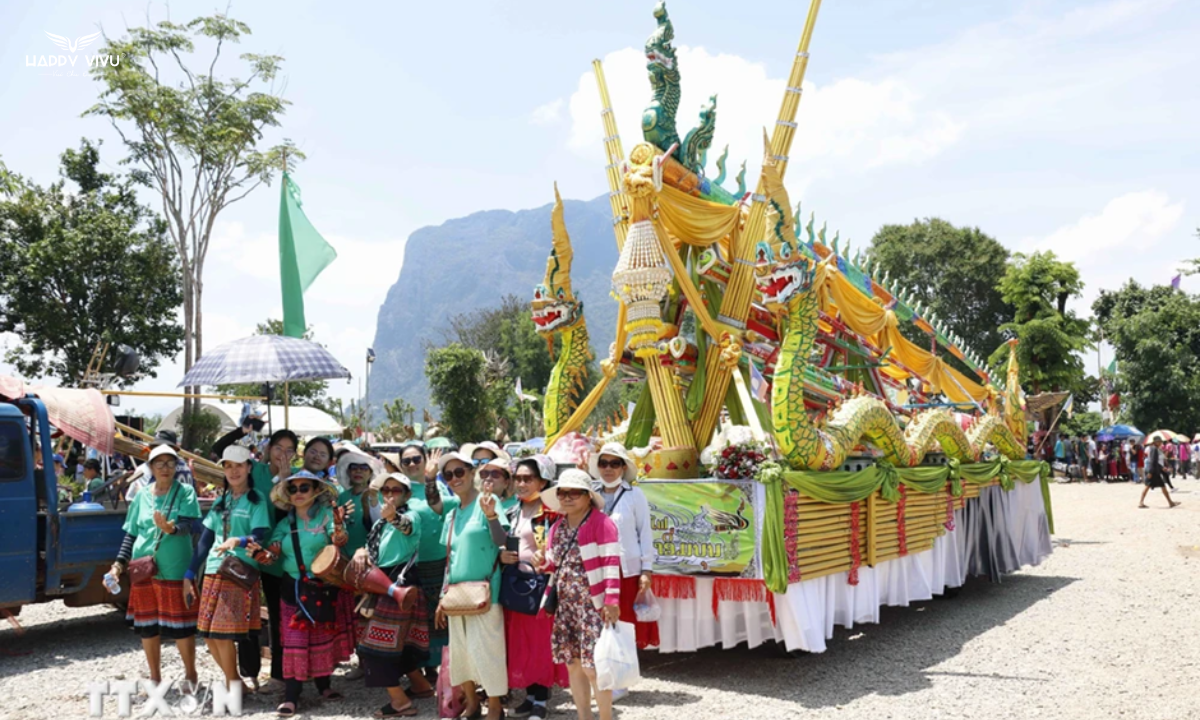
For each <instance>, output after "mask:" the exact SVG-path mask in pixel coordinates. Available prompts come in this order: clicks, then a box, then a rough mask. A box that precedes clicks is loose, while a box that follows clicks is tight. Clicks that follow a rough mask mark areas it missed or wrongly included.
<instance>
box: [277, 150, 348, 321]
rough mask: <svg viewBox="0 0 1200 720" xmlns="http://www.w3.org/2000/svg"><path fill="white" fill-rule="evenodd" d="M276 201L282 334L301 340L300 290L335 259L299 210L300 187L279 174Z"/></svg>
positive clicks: (332, 252) (302, 313)
mask: <svg viewBox="0 0 1200 720" xmlns="http://www.w3.org/2000/svg"><path fill="white" fill-rule="evenodd" d="M281 189H282V195H281V196H280V198H279V284H280V286H281V287H282V288H283V334H284V335H287V336H288V337H296V338H298V337H304V331H305V330H306V329H307V328H308V324H307V323H306V322H305V320H304V291H305V290H308V288H309V286H310V285H312V284H313V281H314V280H316V279H317V276H318V275H320V274H321V271H322V270H324V269H325V268H327V267H329V263H331V262H333V261H334V259H335V258H336V257H337V252H336V251H335V250H334V249H333V247H332V246H331V245H330V244H329V243H327V242H325V238H323V237H321V233H319V232H317V229H316V228H314V227H313V226H312V223H310V222H309V221H308V218H307V217H305V216H304V210H302V209H301V208H300V206H301V202H300V187H299V186H298V185H296V183H294V182H292V178H291V176H290V175H288V174H287V173H286V172H285V173H284V174H283V183H282V188H281Z"/></svg>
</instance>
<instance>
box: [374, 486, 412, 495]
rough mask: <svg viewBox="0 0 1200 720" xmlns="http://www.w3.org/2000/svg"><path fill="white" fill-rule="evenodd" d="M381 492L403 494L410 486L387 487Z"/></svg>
mask: <svg viewBox="0 0 1200 720" xmlns="http://www.w3.org/2000/svg"><path fill="white" fill-rule="evenodd" d="M379 492H381V493H383V494H384V495H401V494H403V493H406V492H408V488H404V487H385V488H383V489H382V490H380V491H379Z"/></svg>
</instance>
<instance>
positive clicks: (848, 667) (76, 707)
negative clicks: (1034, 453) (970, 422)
mask: <svg viewBox="0 0 1200 720" xmlns="http://www.w3.org/2000/svg"><path fill="white" fill-rule="evenodd" d="M1175 483H1176V485H1177V486H1178V487H1179V493H1178V495H1177V498H1178V499H1179V500H1182V501H1183V505H1182V506H1181V507H1179V508H1176V509H1174V510H1167V509H1166V508H1165V504H1166V503H1165V501H1164V500H1163V498H1162V496H1161V494H1159V495H1158V496H1157V497H1153V496H1152V497H1151V498H1150V499H1149V503H1150V504H1151V509H1148V510H1138V509H1136V507H1135V506H1136V504H1137V496H1138V494H1139V493H1140V486H1137V487H1134V486H1131V485H1128V484H1113V485H1105V484H1087V485H1080V484H1067V485H1064V484H1060V485H1055V486H1054V488H1053V493H1054V509H1055V519H1056V522H1057V530H1058V535H1057V536H1055V552H1054V554H1053V555H1052V556H1051V557H1050V558H1049V559H1048V560H1047V561H1046V562H1044V563H1043V564H1042V565H1041V567H1037V568H1031V569H1027V570H1025V571H1022V572H1020V573H1017V574H1015V575H1012V576H1009V577H1006V578H1005V580H1004V582H1003V584H1000V585H992V584H990V583H988V582H987V581H986V580H983V579H973V580H972V581H971V582H969V583H968V584H967V586H966V587H964V588H963V589H962V590H961V591H959V592H958V593H957V594H956V596H955V597H953V598H946V599H937V600H934V601H932V602H928V603H921V604H918V605H914V606H913V607H909V608H890V609H885V610H884V611H883V622H882V623H881V624H879V625H865V626H859V627H857V628H855V629H854V630H852V631H845V630H840V629H839V630H838V632H837V635H836V637H835V638H834V640H833V641H832V642H830V644H829V651H828V652H826V653H823V654H820V655H803V656H800V657H795V658H789V657H776V656H774V654H773V653H772V652H771V651H770V650H768V649H765V648H759V649H756V650H746V649H744V648H739V649H735V650H731V651H722V650H718V649H713V650H707V651H703V652H700V653H696V654H678V655H663V656H659V655H657V654H655V653H649V654H647V655H644V656H643V675H644V680H643V682H642V684H641V685H639V686H638V687H637V688H636V689H635V690H634V691H633V692H632V693H631V694H630V696H629V697H628V698H626V699H624V700H622V701H621V702H620V703H618V705H617V707H618V711H617V716H618V717H619V718H620V720H643V719H648V718H671V720H679V718H680V717H681V713H680V710H682V711H683V713H684V714H686V716H687V718H688V720H707V719H708V718H722V719H725V718H730V717H732V718H747V717H753V718H784V717H806V718H807V717H812V718H826V717H840V718H845V717H871V718H916V719H924V718H958V717H975V718H989V720H994V719H1000V718H1031V717H1037V718H1087V719H1088V720H1096V719H1097V718H1115V717H1122V718H1137V719H1142V718H1163V719H1164V720H1166V719H1170V720H1176V719H1181V718H1195V717H1200V697H1198V696H1197V687H1196V684H1197V680H1198V679H1200V642H1197V638H1198V637H1200V612H1198V610H1200V607H1198V605H1200V572H1198V567H1200V481H1197V480H1176V481H1175ZM20 621H21V625H22V626H23V628H24V632H23V634H20V635H18V633H17V632H15V631H14V630H13V629H12V628H11V627H8V626H7V625H6V626H5V627H3V628H2V629H0V718H20V719H21V720H25V719H27V718H28V719H35V718H82V717H86V716H87V694H86V690H85V685H86V684H87V683H89V682H93V681H95V680H97V679H100V678H108V679H110V680H118V679H134V678H137V677H138V676H139V675H140V674H141V673H144V672H145V670H144V667H145V665H144V661H143V657H142V654H141V652H140V648H139V645H138V643H137V641H136V640H135V638H134V637H133V636H132V634H130V633H129V632H128V631H127V630H126V629H125V627H124V625H123V623H122V620H121V617H120V616H119V615H118V613H117V612H116V611H114V610H110V609H105V608H84V609H69V608H66V607H64V606H63V605H62V604H61V603H50V604H46V605H40V606H33V607H28V608H26V609H25V610H24V611H23V612H22V614H21V616H20ZM198 654H199V655H200V656H201V663H200V666H201V677H202V678H203V679H206V680H212V679H215V678H216V677H217V672H216V666H215V664H213V663H212V661H211V659H210V658H209V657H208V655H207V653H206V652H205V651H204V650H203V649H201V650H200V651H199V653H198ZM163 656H164V666H165V667H164V676H165V677H181V676H182V674H183V670H182V665H181V664H180V662H179V658H178V654H177V653H175V651H174V649H173V648H169V647H168V648H164V653H163ZM334 683H335V687H338V688H340V689H342V690H343V691H344V692H346V694H347V698H346V699H345V700H342V701H340V702H337V703H332V702H325V703H320V704H318V703H316V702H314V701H313V700H312V698H313V695H312V690H311V687H310V688H309V689H308V690H307V691H306V697H307V698H308V700H309V703H307V704H302V706H301V710H302V715H304V716H309V717H319V718H364V717H369V716H370V713H371V712H372V711H374V710H375V709H376V708H378V707H379V706H380V705H381V704H382V703H383V696H382V693H379V692H369V691H367V690H366V689H365V688H364V687H363V686H362V685H361V683H350V682H347V681H343V680H338V679H335V681H334ZM275 702H278V698H277V697H272V698H269V699H268V698H249V699H248V700H247V705H246V711H247V712H246V713H245V715H247V716H250V717H255V718H266V717H273V716H274V714H273V712H272V711H273V709H274V703H275ZM421 709H422V713H421V717H426V718H433V717H435V716H436V714H435V711H434V709H433V706H432V702H431V701H423V705H421ZM105 711H106V717H116V714H117V713H116V704H115V700H113V699H110V700H108V701H107V703H106V705H105ZM138 712H139V708H137V707H135V708H134V714H135V715H136V714H137V713H138ZM551 717H558V718H567V719H569V718H573V717H575V713H574V711H573V709H572V706H571V705H570V702H569V699H568V697H567V696H566V694H565V693H557V692H556V697H555V699H554V700H553V701H552V713H551Z"/></svg>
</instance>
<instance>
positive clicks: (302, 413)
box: [162, 402, 343, 437]
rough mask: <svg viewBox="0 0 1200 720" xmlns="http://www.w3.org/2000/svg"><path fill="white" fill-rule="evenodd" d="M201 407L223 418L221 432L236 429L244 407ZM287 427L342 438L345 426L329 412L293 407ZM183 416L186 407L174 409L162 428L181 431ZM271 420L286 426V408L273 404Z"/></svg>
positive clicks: (211, 404) (207, 404)
mask: <svg viewBox="0 0 1200 720" xmlns="http://www.w3.org/2000/svg"><path fill="white" fill-rule="evenodd" d="M200 406H201V408H202V409H204V410H206V411H208V412H211V413H213V414H215V415H216V416H217V417H218V418H220V419H221V429H222V431H225V432H228V431H229V430H232V429H233V428H235V427H237V424H238V420H239V419H241V417H242V406H241V404H240V403H219V402H203V403H201V404H200ZM288 412H289V413H290V416H289V417H288V425H289V428H290V429H291V431H292V432H294V433H296V434H297V435H299V436H301V437H310V436H313V435H340V434H341V433H342V430H343V428H342V426H341V425H340V424H339V423H338V421H337V420H336V419H335V418H334V417H333V416H332V415H330V414H329V413H327V412H324V411H321V410H318V409H316V408H311V407H297V406H295V405H293V406H292V407H291V408H289V410H288ZM182 416H183V406H182V405H180V406H179V407H177V408H175V409H174V410H172V411H171V412H170V413H168V414H167V416H166V417H164V418H163V421H162V428H163V429H166V430H174V431H175V432H181V431H182V430H183V428H182V427H181V425H180V422H179V421H180V418H181V417H182ZM270 417H271V419H272V420H273V421H274V422H275V424H276V425H277V427H279V428H282V427H283V406H282V405H272V406H271V412H270ZM272 430H273V428H272V427H271V426H270V425H268V426H267V428H266V429H265V430H264V432H266V433H268V434H269V433H270V432H271V431H272Z"/></svg>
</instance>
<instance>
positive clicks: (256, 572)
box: [109, 426, 658, 720]
mask: <svg viewBox="0 0 1200 720" xmlns="http://www.w3.org/2000/svg"><path fill="white" fill-rule="evenodd" d="M249 432H251V428H250V427H249V426H247V427H243V428H238V429H235V430H234V431H232V432H231V433H229V434H227V435H226V436H224V437H222V438H221V439H220V440H218V441H217V443H216V444H215V445H214V453H216V454H217V456H218V457H219V458H220V464H221V467H222V469H223V472H224V487H223V488H222V491H221V492H220V494H219V496H218V498H217V500H216V501H215V502H214V503H213V504H212V506H211V508H210V509H209V510H208V511H207V512H206V513H202V512H201V508H200V504H199V502H198V500H197V494H196V489H195V487H194V486H193V479H192V476H191V474H190V473H189V472H188V471H187V465H186V463H184V462H183V461H182V459H181V457H180V455H179V451H178V448H177V447H176V446H175V445H174V444H173V443H172V441H171V440H172V438H169V437H167V438H164V439H160V440H157V441H156V442H155V443H154V445H153V447H152V451H151V452H150V455H149V459H148V461H147V462H146V463H145V465H144V468H145V470H144V471H141V469H140V468H139V471H141V472H144V474H145V477H144V478H143V479H142V480H141V481H139V482H138V483H134V484H133V485H131V493H132V494H130V495H129V498H130V501H129V508H128V514H127V518H126V522H125V525H124V530H125V533H126V534H125V537H124V541H123V542H122V544H121V547H120V549H119V551H118V553H117V559H116V561H115V562H114V563H113V566H112V568H111V570H110V572H109V574H110V576H112V577H113V578H117V579H120V580H121V581H125V580H128V581H129V582H130V583H131V585H132V587H131V589H130V595H129V605H128V610H127V613H126V620H127V622H128V624H129V625H130V626H131V627H132V628H133V630H134V632H135V633H136V635H137V636H138V637H139V638H140V639H141V642H142V647H143V650H144V652H145V656H146V660H147V663H148V665H149V675H150V679H151V680H154V681H161V679H162V678H161V655H162V647H161V644H162V640H163V638H167V639H169V640H173V641H174V642H175V645H176V647H177V648H178V651H179V653H180V656H181V658H182V660H183V664H184V668H185V672H186V682H185V685H186V686H191V687H194V686H195V684H196V683H197V682H198V675H197V668H196V640H195V638H196V636H197V635H199V636H200V637H202V638H204V643H205V646H206V647H207V648H208V652H209V654H210V655H211V656H212V658H213V660H214V661H215V663H216V665H217V666H218V667H219V668H220V671H221V673H222V674H223V675H224V678H225V681H226V683H227V684H228V687H230V688H231V689H232V688H233V687H234V686H235V685H240V686H241V690H242V691H243V692H244V693H262V694H277V693H282V697H281V698H280V700H279V703H278V706H277V709H276V712H277V714H278V715H279V716H280V717H290V716H292V715H294V714H296V713H297V712H298V711H299V709H300V703H301V698H302V693H303V689H304V686H305V685H306V684H307V683H309V682H310V681H311V683H312V685H313V686H314V688H315V691H316V694H317V695H318V696H319V697H320V698H321V699H323V700H324V701H336V700H338V699H340V698H341V697H342V695H341V693H340V692H339V690H338V688H337V687H336V686H335V684H334V682H333V677H334V671H335V669H336V668H338V666H339V665H343V664H347V663H349V664H350V667H349V670H348V671H347V672H345V673H343V674H342V675H341V676H340V679H339V682H347V681H356V680H358V679H360V678H361V679H362V680H363V681H364V682H365V684H366V686H367V687H369V688H379V689H380V691H381V692H382V693H383V694H385V695H386V702H385V703H384V704H383V706H382V707H381V708H380V709H379V710H378V711H376V712H375V714H374V716H375V717H409V716H415V715H417V714H419V709H418V704H417V701H420V700H424V699H429V698H434V697H435V696H436V695H437V690H436V688H437V687H438V684H439V674H443V675H445V674H448V678H446V677H441V683H442V686H443V687H447V686H453V687H454V688H456V689H458V690H459V692H458V693H457V695H458V697H459V698H460V705H461V712H460V714H459V716H460V717H484V716H486V717H487V718H489V720H499V718H501V717H503V716H505V715H507V716H508V717H517V718H521V717H531V718H545V717H546V715H547V703H548V701H549V700H550V696H551V693H552V692H553V688H555V687H558V688H563V689H566V690H569V692H570V694H571V696H572V698H573V700H574V704H575V707H576V708H577V712H578V716H579V718H581V720H589V719H590V718H591V717H592V703H593V700H594V701H595V703H596V705H597V707H598V711H599V715H600V717H601V719H602V720H609V719H610V718H611V717H612V703H613V700H614V694H615V695H616V696H617V697H618V698H619V697H620V696H621V695H622V694H624V693H625V692H627V690H625V689H617V690H615V691H614V690H611V689H606V690H600V688H599V687H598V685H597V676H596V670H595V658H594V651H595V647H596V643H597V640H598V638H599V637H600V635H601V632H602V630H603V628H604V627H605V625H615V624H616V623H617V622H618V620H622V621H626V622H632V623H636V635H637V643H638V646H639V647H641V648H644V647H651V646H655V645H657V644H658V628H657V625H656V624H653V623H638V622H637V615H636V613H635V611H634V602H635V598H637V597H638V595H639V594H640V593H645V592H648V591H649V589H650V585H651V565H652V562H653V558H654V554H653V546H652V542H651V533H650V510H649V503H648V502H647V500H646V497H645V495H644V494H643V493H642V492H641V490H639V489H638V488H637V487H636V486H635V485H633V484H632V483H631V481H632V480H634V479H635V477H636V470H635V467H634V464H633V460H632V458H631V457H630V455H629V453H628V452H627V451H626V449H625V448H624V447H622V446H621V445H619V444H615V443H614V444H608V445H605V446H604V447H602V448H601V449H600V451H599V452H596V453H593V454H592V455H591V456H590V457H589V458H588V459H587V461H586V462H585V463H582V464H581V467H579V468H568V469H563V470H562V471H561V472H560V471H559V468H558V467H557V466H556V464H555V463H554V462H553V461H552V460H551V459H550V458H549V457H547V456H545V455H533V456H530V457H523V458H517V459H514V458H511V457H510V456H509V455H508V454H506V453H505V452H504V451H503V450H502V449H501V448H499V447H498V446H497V445H496V444H494V443H491V442H481V443H476V444H468V445H464V446H463V447H461V448H458V449H455V448H451V449H447V450H433V451H429V450H427V449H426V448H425V446H424V445H423V444H421V443H418V442H414V443H410V444H408V445H405V446H404V447H403V448H402V449H401V451H400V452H399V453H394V454H393V453H371V452H370V451H367V450H363V449H360V448H358V447H356V446H354V445H352V444H348V443H347V444H339V445H337V446H335V445H334V444H333V443H332V442H331V441H329V440H327V439H325V438H320V437H316V438H311V439H309V440H308V441H307V443H305V445H304V447H303V450H302V451H300V439H299V438H298V437H297V436H296V435H295V434H294V433H292V432H291V431H289V430H278V431H276V432H275V433H274V434H272V435H270V437H269V438H268V439H267V440H266V441H265V445H264V446H263V447H262V448H261V449H258V451H257V452H256V451H254V450H252V449H251V448H249V447H247V444H246V443H245V441H244V440H243V438H244V437H245V436H246V435H247V434H248V433H249ZM298 452H300V454H299V456H297V453H298ZM584 467H586V468H587V469H586V470H585V469H583V468H584ZM135 487H136V489H134V488H135ZM334 554H336V555H337V556H338V558H339V560H338V562H337V566H338V567H342V568H343V571H342V572H343V575H342V577H345V578H363V577H366V576H367V574H368V573H376V572H381V573H382V574H383V575H384V576H386V580H385V581H384V583H383V584H384V586H389V585H390V588H389V591H388V592H387V594H382V593H383V591H381V590H376V591H373V592H366V591H364V589H363V588H362V587H356V586H355V585H354V584H353V583H348V582H342V583H338V582H336V581H335V582H328V581H327V580H329V578H328V577H327V576H323V575H322V574H321V573H322V572H323V570H322V568H323V567H324V566H325V565H327V563H326V564H325V565H323V564H322V563H324V561H325V560H327V559H329V558H330V557H332V556H333V555H334ZM314 568H316V569H314ZM509 579H511V580H513V581H514V582H513V583H512V584H513V585H514V586H520V583H521V582H527V583H528V584H529V586H530V587H536V588H538V589H539V591H540V592H541V596H540V597H539V598H535V600H534V602H533V603H532V605H531V604H530V601H529V599H528V598H525V597H518V596H516V595H510V594H504V593H502V592H501V589H502V585H504V586H505V588H507V587H508V586H509V584H510V583H509ZM542 587H545V590H544V591H541V590H540V589H541V588H542ZM263 605H265V606H266V616H267V619H266V621H265V627H264V622H263V620H262V619H261V618H262V615H263V613H262V611H261V608H262V606H263ZM264 645H267V646H269V647H270V658H271V660H270V668H269V669H268V670H267V672H265V673H264V672H262V671H263V668H262V661H261V657H262V652H261V648H262V646H264ZM447 656H448V657H447ZM260 673H262V675H261V677H260ZM188 689H189V688H188V687H185V691H186V690H188ZM514 690H521V691H523V692H520V693H514V692H513V691H514ZM518 701H519V702H518ZM443 707H444V706H443ZM431 710H432V708H431Z"/></svg>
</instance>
